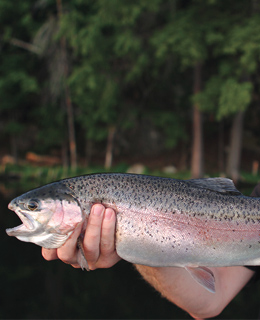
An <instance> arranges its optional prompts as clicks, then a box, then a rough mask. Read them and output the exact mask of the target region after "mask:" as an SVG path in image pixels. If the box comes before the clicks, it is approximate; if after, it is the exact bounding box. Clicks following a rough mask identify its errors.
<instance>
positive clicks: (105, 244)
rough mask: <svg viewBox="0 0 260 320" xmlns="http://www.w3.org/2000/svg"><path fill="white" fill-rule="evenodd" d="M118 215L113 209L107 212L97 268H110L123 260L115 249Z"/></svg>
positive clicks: (103, 224) (108, 209)
mask: <svg viewBox="0 0 260 320" xmlns="http://www.w3.org/2000/svg"><path fill="white" fill-rule="evenodd" d="M115 228H116V213H115V211H114V210H113V209H111V208H107V209H106V210H105V214H104V219H103V223H102V230H101V243H100V256H99V259H98V261H97V264H96V268H110V267H112V266H113V265H114V264H116V263H117V262H118V261H119V260H121V258H120V257H119V256H118V254H117V252H116V247H115Z"/></svg>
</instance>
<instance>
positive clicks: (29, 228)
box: [6, 199, 39, 237]
mask: <svg viewBox="0 0 260 320" xmlns="http://www.w3.org/2000/svg"><path fill="white" fill-rule="evenodd" d="M8 209H9V210H12V211H14V212H15V213H16V214H17V216H18V217H19V218H20V219H21V221H22V224H21V225H19V226H17V227H14V228H8V229H6V233H7V234H8V235H9V236H14V237H17V236H19V235H26V234H27V233H32V232H34V231H35V230H36V229H37V228H38V227H39V224H38V223H37V221H36V220H34V219H33V218H32V216H30V215H29V214H28V213H27V212H25V211H24V210H21V209H20V208H19V207H18V206H17V205H16V199H14V200H12V201H11V202H10V203H9V205H8Z"/></svg>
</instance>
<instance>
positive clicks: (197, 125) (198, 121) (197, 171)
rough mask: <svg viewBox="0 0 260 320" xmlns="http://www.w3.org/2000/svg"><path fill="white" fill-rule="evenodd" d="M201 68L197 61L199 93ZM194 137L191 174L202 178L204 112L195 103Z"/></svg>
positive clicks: (193, 176)
mask: <svg viewBox="0 0 260 320" xmlns="http://www.w3.org/2000/svg"><path fill="white" fill-rule="evenodd" d="M201 69H202V65H201V63H197V64H196V66H195V67H194V87H193V93H194V94H197V93H199V92H200V91H201ZM192 139H193V141H192V159H191V176H192V178H201V177H203V175H204V160H203V131H202V114H201V112H200V110H199V106H198V105H193V133H192Z"/></svg>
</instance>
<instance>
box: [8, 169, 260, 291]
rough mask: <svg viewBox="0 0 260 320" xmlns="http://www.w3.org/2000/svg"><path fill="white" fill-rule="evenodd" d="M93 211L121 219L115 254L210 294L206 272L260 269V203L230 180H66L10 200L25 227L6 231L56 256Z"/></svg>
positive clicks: (140, 177) (125, 176)
mask: <svg viewBox="0 0 260 320" xmlns="http://www.w3.org/2000/svg"><path fill="white" fill-rule="evenodd" d="M95 203H102V204H103V205H104V206H105V207H111V208H113V209H114V210H115V211H116V213H117V223H116V250H117V253H118V255H119V256H120V257H121V258H122V259H125V260H127V261H129V262H132V263H136V264H143V265H147V266H153V267H169V266H173V267H184V268H186V269H187V270H188V271H189V272H190V274H191V275H192V277H193V278H194V279H195V280H197V281H198V282H199V283H200V284H202V285H203V286H204V287H205V288H206V289H208V290H209V291H211V292H214V291H215V283H214V275H213V273H212V272H211V271H210V269H208V268H207V267H218V266H243V265H260V198H253V197H246V196H244V195H242V194H241V193H240V192H239V191H238V190H237V189H236V188H235V186H234V184H233V182H232V181H231V180H229V179H225V178H208V179H194V180H176V179H170V178H161V177H153V176H144V175H132V174H120V173H111V174H110V173H107V174H92V175H86V176H80V177H75V178H70V179H64V180H61V181H58V182H53V183H51V184H48V185H46V186H43V187H40V188H37V189H34V190H32V191H29V192H27V193H25V194H23V195H21V196H19V197H17V198H15V199H14V200H12V201H11V202H10V204H9V209H11V210H13V211H15V212H16V214H17V215H18V216H19V217H20V219H21V220H22V222H23V224H22V225H20V226H18V227H15V228H12V229H7V230H6V231H7V234H8V235H10V236H15V237H17V238H18V239H20V240H22V241H27V242H33V243H35V244H38V245H40V246H42V247H45V248H58V247H60V246H62V245H63V244H64V242H65V241H66V240H67V239H68V237H69V236H70V234H71V233H72V232H73V230H74V229H75V227H76V225H77V224H78V223H79V222H82V220H85V221H86V223H87V217H88V215H89V212H90V209H91V206H92V205H93V204H95ZM79 259H80V258H79ZM80 263H81V265H82V266H83V267H84V266H85V268H87V264H86V262H84V259H81V262H80Z"/></svg>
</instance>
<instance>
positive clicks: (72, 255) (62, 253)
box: [57, 223, 82, 264]
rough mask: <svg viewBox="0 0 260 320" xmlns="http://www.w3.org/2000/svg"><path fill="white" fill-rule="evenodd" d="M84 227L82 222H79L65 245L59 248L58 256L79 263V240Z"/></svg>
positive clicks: (69, 262)
mask: <svg viewBox="0 0 260 320" xmlns="http://www.w3.org/2000/svg"><path fill="white" fill-rule="evenodd" d="M81 229H82V223H80V224H78V225H77V227H76V228H75V230H74V231H73V233H72V234H71V235H70V237H69V239H68V240H67V241H66V242H65V243H64V245H63V246H62V247H60V248H58V249H57V256H58V258H59V259H60V260H62V261H63V262H65V263H68V264H77V240H78V237H79V235H80V232H81Z"/></svg>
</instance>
